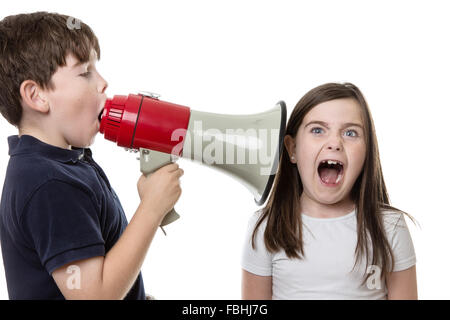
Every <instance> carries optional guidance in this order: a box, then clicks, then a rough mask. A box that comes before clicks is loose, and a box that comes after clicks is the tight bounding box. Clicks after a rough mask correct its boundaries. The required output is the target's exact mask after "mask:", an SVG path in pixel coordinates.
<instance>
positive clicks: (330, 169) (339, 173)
mask: <svg viewBox="0 0 450 320" xmlns="http://www.w3.org/2000/svg"><path fill="white" fill-rule="evenodd" d="M317 172H318V173H319V178H320V180H321V181H322V182H323V183H324V184H325V185H327V186H336V185H338V184H339V182H340V181H341V180H342V177H343V176H344V164H343V163H342V162H341V161H339V160H322V161H321V162H320V164H319V167H318V168H317Z"/></svg>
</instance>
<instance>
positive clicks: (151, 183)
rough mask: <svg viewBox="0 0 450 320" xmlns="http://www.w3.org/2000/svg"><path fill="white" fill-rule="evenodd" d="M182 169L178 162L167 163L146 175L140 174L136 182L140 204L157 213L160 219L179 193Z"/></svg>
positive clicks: (172, 204)
mask: <svg viewBox="0 0 450 320" xmlns="http://www.w3.org/2000/svg"><path fill="white" fill-rule="evenodd" d="M183 173H184V171H183V169H181V168H179V167H178V164H176V163H172V164H168V165H166V166H164V167H162V168H160V169H158V170H156V171H155V172H154V173H152V174H150V175H148V176H147V177H146V176H144V175H142V176H141V177H140V178H139V180H138V183H137V187H138V192H139V197H140V198H141V205H143V206H144V207H145V208H148V209H149V211H152V212H154V213H155V214H157V217H156V218H158V219H160V220H162V219H163V218H164V216H165V215H166V213H167V212H169V210H170V209H172V208H173V207H174V205H175V203H176V202H177V201H178V199H179V198H180V195H181V187H180V177H181V176H182V175H183Z"/></svg>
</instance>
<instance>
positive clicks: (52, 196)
mask: <svg viewBox="0 0 450 320" xmlns="http://www.w3.org/2000/svg"><path fill="white" fill-rule="evenodd" d="M99 210H100V209H99V208H97V207H96V205H95V203H94V201H93V199H92V198H91V196H90V195H89V193H88V191H85V190H82V189H81V188H78V187H76V186H73V185H71V184H69V183H66V182H62V181H55V180H52V181H49V182H46V183H45V184H44V185H42V186H41V187H40V188H39V189H38V190H37V191H36V192H35V193H34V195H33V196H32V198H31V199H30V201H29V202H28V203H27V205H26V206H25V208H24V211H23V214H22V216H21V217H22V218H21V224H22V226H23V228H24V232H25V234H26V236H27V237H28V238H29V241H30V242H31V245H32V246H33V248H34V249H35V250H36V252H37V254H38V256H39V258H40V260H41V263H42V265H43V266H44V267H45V269H46V270H47V272H48V273H49V274H50V275H51V274H52V272H53V271H54V270H55V269H57V268H59V267H61V266H63V265H65V264H67V263H70V262H72V261H76V260H82V259H88V258H92V257H96V256H103V255H104V254H105V243H104V240H103V237H102V233H101V226H100V221H99V213H98V212H99Z"/></svg>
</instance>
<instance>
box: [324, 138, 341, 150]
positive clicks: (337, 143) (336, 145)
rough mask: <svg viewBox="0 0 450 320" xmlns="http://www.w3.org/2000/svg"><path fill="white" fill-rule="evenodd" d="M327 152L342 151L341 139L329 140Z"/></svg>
mask: <svg viewBox="0 0 450 320" xmlns="http://www.w3.org/2000/svg"><path fill="white" fill-rule="evenodd" d="M326 149H327V150H335V151H341V150H342V141H341V139H340V138H339V137H336V136H333V137H332V138H330V140H328V142H327V145H326Z"/></svg>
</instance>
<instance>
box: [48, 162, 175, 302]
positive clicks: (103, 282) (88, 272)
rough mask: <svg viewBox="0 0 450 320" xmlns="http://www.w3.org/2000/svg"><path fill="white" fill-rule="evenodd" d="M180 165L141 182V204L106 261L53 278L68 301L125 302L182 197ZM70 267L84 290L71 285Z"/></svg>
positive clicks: (64, 268)
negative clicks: (168, 214)
mask: <svg viewBox="0 0 450 320" xmlns="http://www.w3.org/2000/svg"><path fill="white" fill-rule="evenodd" d="M182 174H183V171H182V170H181V169H178V165H177V164H170V165H167V166H165V167H163V168H161V169H159V170H158V171H156V172H155V173H154V174H152V175H151V176H150V177H149V178H145V177H144V176H141V178H140V180H139V182H138V190H139V195H140V197H141V203H140V205H139V207H138V209H137V211H136V213H135V214H134V216H133V218H132V219H131V221H130V223H129V224H128V226H127V227H126V229H125V231H124V232H123V234H122V235H121V237H120V238H119V240H118V241H117V243H116V244H115V245H114V246H113V247H112V248H111V250H110V251H109V252H108V253H107V254H106V256H105V257H94V258H89V259H84V260H79V261H75V262H72V263H70V264H67V265H65V266H62V267H60V268H58V269H56V270H55V271H54V272H53V273H52V276H53V278H54V280H55V282H56V284H57V285H58V288H59V289H60V291H61V293H62V294H63V295H64V297H65V298H66V299H123V298H124V297H125V296H126V294H127V293H128V291H129V290H130V289H131V287H132V286H133V284H134V282H135V281H136V278H137V276H138V274H139V271H140V269H141V266H142V264H143V262H144V258H145V255H146V253H147V250H148V248H149V246H150V243H151V242H152V240H153V237H154V235H155V233H156V230H157V228H158V226H159V225H160V223H161V221H162V219H163V217H164V215H165V213H166V212H168V211H169V210H170V209H171V208H173V206H174V204H175V202H176V201H177V200H178V198H179V197H180V194H181V189H180V186H179V178H180V177H181V175H182ZM69 265H76V266H77V267H79V270H80V272H79V275H80V286H79V289H78V288H76V287H75V288H73V286H71V285H68V283H67V282H68V280H69V282H70V277H71V274H70V273H67V270H68V269H67V267H68V266H69Z"/></svg>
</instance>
